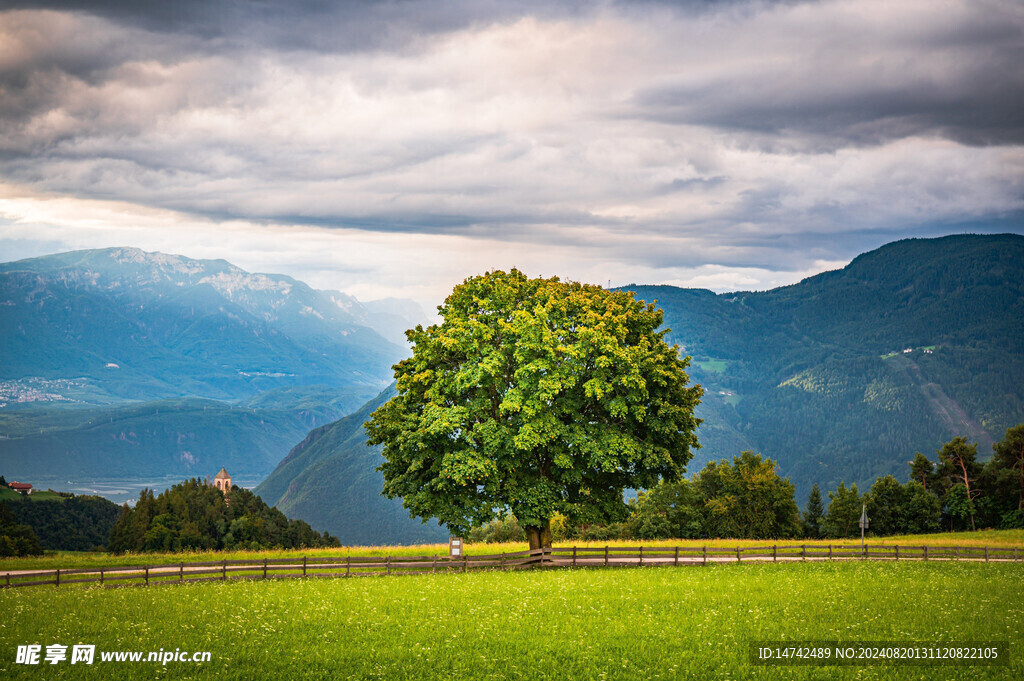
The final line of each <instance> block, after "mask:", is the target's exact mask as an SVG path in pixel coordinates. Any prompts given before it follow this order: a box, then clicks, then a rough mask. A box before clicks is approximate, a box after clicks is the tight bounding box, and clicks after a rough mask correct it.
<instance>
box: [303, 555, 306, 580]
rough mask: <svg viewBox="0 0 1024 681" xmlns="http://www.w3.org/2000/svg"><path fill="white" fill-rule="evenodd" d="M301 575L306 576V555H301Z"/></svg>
mask: <svg viewBox="0 0 1024 681" xmlns="http://www.w3.org/2000/svg"><path fill="white" fill-rule="evenodd" d="M302 576H303V577H305V576H306V557H305V556H303V557H302Z"/></svg>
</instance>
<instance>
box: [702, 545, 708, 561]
mask: <svg viewBox="0 0 1024 681" xmlns="http://www.w3.org/2000/svg"><path fill="white" fill-rule="evenodd" d="M702 553H703V554H704V565H707V564H708V545H707V544H705V545H704V548H703V549H702Z"/></svg>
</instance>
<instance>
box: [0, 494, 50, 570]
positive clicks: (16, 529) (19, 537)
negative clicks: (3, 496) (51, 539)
mask: <svg viewBox="0 0 1024 681" xmlns="http://www.w3.org/2000/svg"><path fill="white" fill-rule="evenodd" d="M42 552H43V550H42V548H41V547H40V546H39V539H38V538H37V537H36V534H35V532H33V531H32V528H31V527H29V526H28V525H22V524H20V523H18V521H17V520H16V519H15V517H14V514H13V513H11V510H10V508H8V506H7V502H5V501H0V557H4V558H6V557H8V556H36V555H39V554H41V553H42Z"/></svg>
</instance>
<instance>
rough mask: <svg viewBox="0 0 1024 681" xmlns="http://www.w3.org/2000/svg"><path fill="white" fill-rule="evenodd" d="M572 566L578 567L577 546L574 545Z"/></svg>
mask: <svg viewBox="0 0 1024 681" xmlns="http://www.w3.org/2000/svg"><path fill="white" fill-rule="evenodd" d="M572 566H573V567H576V547H575V546H574V547H572Z"/></svg>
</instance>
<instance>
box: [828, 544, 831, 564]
mask: <svg viewBox="0 0 1024 681" xmlns="http://www.w3.org/2000/svg"><path fill="white" fill-rule="evenodd" d="M828 559H829V560H832V545H831V544H829V545H828Z"/></svg>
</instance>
